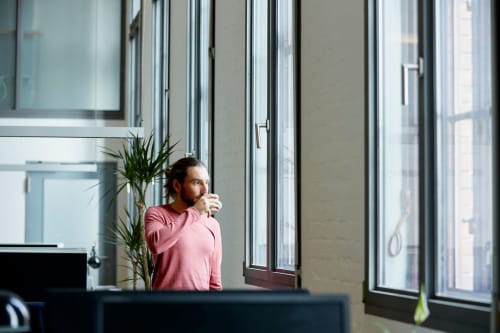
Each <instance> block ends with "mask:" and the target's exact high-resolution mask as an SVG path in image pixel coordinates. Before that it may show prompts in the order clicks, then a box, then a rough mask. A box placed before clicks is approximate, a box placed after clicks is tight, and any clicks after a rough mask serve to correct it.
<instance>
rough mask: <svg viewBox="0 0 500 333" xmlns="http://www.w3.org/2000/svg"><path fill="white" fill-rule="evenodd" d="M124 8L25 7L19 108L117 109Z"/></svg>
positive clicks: (84, 1) (108, 4)
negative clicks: (122, 10)
mask: <svg viewBox="0 0 500 333" xmlns="http://www.w3.org/2000/svg"><path fill="white" fill-rule="evenodd" d="M120 3H121V1H120V0H107V1H96V0H93V1H89V0H74V1H58V0H44V1H34V0H26V1H23V2H22V6H21V22H22V40H21V44H20V54H19V57H20V66H21V77H19V78H18V79H19V86H20V106H19V108H23V109H49V110H50V109H53V110H61V109H65V110H75V109H76V110H118V109H119V99H120V89H119V87H120V15H121V14H120V13H121V10H120ZM56 13H74V15H56Z"/></svg>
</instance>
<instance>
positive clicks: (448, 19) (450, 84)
mask: <svg viewBox="0 0 500 333" xmlns="http://www.w3.org/2000/svg"><path fill="white" fill-rule="evenodd" d="M436 22H437V25H436V27H437V34H436V45H437V50H436V62H437V65H436V70H437V74H438V75H437V82H436V87H437V94H436V96H437V105H436V119H437V135H436V136H437V139H438V146H437V161H438V167H437V176H438V177H437V180H438V204H437V207H438V261H437V264H438V269H437V272H438V277H437V281H436V282H437V283H436V285H437V293H438V294H439V295H442V296H447V297H459V298H461V299H470V300H476V301H483V302H488V301H489V300H490V294H491V279H492V277H491V251H492V238H491V237H492V235H491V230H492V215H491V211H492V195H491V191H492V188H491V184H492V170H491V163H492V160H491V149H492V146H491V76H490V73H491V65H490V64H491V57H490V54H491V53H490V52H491V51H490V50H491V46H490V38H489V36H490V31H491V30H490V29H491V27H490V1H473V2H470V1H469V2H467V1H443V2H441V1H439V2H437V7H436Z"/></svg>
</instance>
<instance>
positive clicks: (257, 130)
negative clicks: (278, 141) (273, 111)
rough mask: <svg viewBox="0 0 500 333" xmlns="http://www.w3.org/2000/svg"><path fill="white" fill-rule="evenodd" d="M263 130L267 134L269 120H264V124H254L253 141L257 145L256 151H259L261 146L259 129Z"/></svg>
mask: <svg viewBox="0 0 500 333" xmlns="http://www.w3.org/2000/svg"><path fill="white" fill-rule="evenodd" d="M261 128H265V129H266V131H267V132H269V119H266V122H265V123H255V141H256V143H257V149H261V148H262V146H261V144H260V129H261Z"/></svg>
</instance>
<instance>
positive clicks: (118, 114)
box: [0, 0, 127, 120]
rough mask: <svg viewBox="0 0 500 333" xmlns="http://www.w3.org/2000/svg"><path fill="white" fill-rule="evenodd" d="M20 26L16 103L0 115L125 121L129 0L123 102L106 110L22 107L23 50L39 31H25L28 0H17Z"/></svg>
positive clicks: (120, 82)
mask: <svg viewBox="0 0 500 333" xmlns="http://www.w3.org/2000/svg"><path fill="white" fill-rule="evenodd" d="M15 2H16V18H15V21H16V27H15V31H14V32H12V33H14V34H15V51H14V53H15V60H14V61H15V72H14V78H13V80H14V82H15V83H14V105H13V107H12V108H11V109H1V108H0V118H49V119H58V118H65V119H102V120H123V119H124V117H125V112H124V105H125V101H124V97H125V95H126V94H125V89H126V85H125V84H124V80H123V78H124V66H125V52H126V51H125V50H126V47H125V44H126V43H125V40H126V37H125V36H126V29H125V28H124V27H125V25H126V12H127V9H126V7H127V5H126V0H121V12H120V13H119V15H120V19H119V21H120V27H119V30H120V41H119V42H120V45H121V46H120V50H119V54H120V64H119V77H118V78H117V82H116V84H117V85H118V86H119V87H118V90H119V92H118V93H119V97H118V98H119V101H118V103H119V105H118V109H116V110H115V109H113V110H103V109H69V108H68V109H65V108H61V109H54V108H50V109H37V108H35V109H31V108H29V109H27V108H24V107H22V106H21V99H20V91H21V81H22V80H21V79H20V77H22V72H21V62H22V61H21V54H22V53H23V52H25V50H24V49H23V45H22V44H23V43H22V40H23V34H28V35H30V34H31V35H33V36H35V35H36V34H37V32H33V31H27V32H23V26H22V24H23V22H22V10H23V8H24V6H25V5H26V3H27V1H26V0H16V1H15ZM2 33H7V34H9V33H11V32H10V31H3V32H2Z"/></svg>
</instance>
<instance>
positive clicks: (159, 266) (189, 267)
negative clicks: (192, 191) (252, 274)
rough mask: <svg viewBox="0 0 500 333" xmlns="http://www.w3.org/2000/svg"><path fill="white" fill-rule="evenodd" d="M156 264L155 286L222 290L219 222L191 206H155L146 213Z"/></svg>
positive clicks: (151, 248)
mask: <svg viewBox="0 0 500 333" xmlns="http://www.w3.org/2000/svg"><path fill="white" fill-rule="evenodd" d="M144 223H145V228H146V241H147V244H148V247H149V249H150V250H151V253H152V254H153V260H154V263H155V267H154V273H153V289H170V290H222V283H221V262H222V244H221V233H220V226H219V223H218V222H217V221H216V220H215V219H214V218H213V217H208V216H206V215H200V213H199V211H198V210H197V209H196V208H194V207H190V208H188V209H186V210H185V211H184V212H183V213H178V212H176V211H175V210H174V209H173V208H172V207H170V205H162V206H152V207H149V208H148V209H147V210H146V214H145V216H144Z"/></svg>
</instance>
